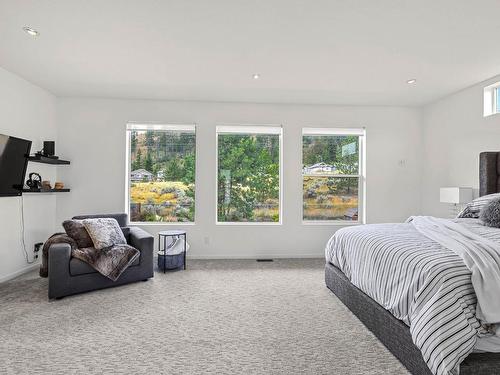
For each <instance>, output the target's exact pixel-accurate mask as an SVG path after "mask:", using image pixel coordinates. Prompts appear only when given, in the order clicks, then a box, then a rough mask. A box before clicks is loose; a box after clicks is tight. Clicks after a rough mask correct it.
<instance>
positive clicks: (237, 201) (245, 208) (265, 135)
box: [216, 125, 282, 224]
mask: <svg viewBox="0 0 500 375" xmlns="http://www.w3.org/2000/svg"><path fill="white" fill-rule="evenodd" d="M216 136H217V211H216V221H217V224H280V223H281V216H282V215H281V174H282V173H281V138H282V128H281V126H246V125H245V126H218V127H217V135H216Z"/></svg>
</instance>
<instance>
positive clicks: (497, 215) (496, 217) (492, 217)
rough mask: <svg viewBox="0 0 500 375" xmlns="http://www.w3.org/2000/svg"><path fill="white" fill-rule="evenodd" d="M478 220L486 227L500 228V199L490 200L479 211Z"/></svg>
mask: <svg viewBox="0 0 500 375" xmlns="http://www.w3.org/2000/svg"><path fill="white" fill-rule="evenodd" d="M479 219H480V220H481V221H482V222H483V224H484V225H486V226H488V227H495V228H500V199H495V200H492V201H491V202H490V203H488V205H487V206H486V207H484V208H483V209H482V210H481V213H480V214H479Z"/></svg>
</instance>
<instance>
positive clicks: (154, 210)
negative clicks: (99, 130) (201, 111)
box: [126, 124, 196, 223]
mask: <svg viewBox="0 0 500 375" xmlns="http://www.w3.org/2000/svg"><path fill="white" fill-rule="evenodd" d="M195 164H196V135H195V126H194V125H152V124H149V125H141V124H128V125H127V179H128V181H127V192H126V195H127V202H126V205H127V207H128V212H129V215H130V221H131V222H167V223H168V222H194V203H195V202H194V197H195V194H194V191H195V190H194V187H195Z"/></svg>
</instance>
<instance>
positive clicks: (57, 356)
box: [0, 259, 408, 375]
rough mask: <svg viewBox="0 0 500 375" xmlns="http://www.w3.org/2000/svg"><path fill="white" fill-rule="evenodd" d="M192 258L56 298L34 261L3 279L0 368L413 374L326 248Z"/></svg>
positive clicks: (21, 370) (96, 371)
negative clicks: (332, 282) (146, 276)
mask: <svg viewBox="0 0 500 375" xmlns="http://www.w3.org/2000/svg"><path fill="white" fill-rule="evenodd" d="M188 265H189V269H188V270H187V271H178V272H171V273H167V274H163V273H158V272H157V273H156V274H155V277H154V279H152V280H150V281H148V282H139V283H135V284H131V285H127V286H122V287H118V288H111V289H107V290H101V291H97V292H91V293H86V294H81V295H77V296H72V297H66V298H65V299H62V300H58V301H53V302H48V301H47V280H46V279H40V278H38V277H37V274H36V272H31V273H29V274H27V275H24V276H22V277H20V278H17V279H15V280H12V281H10V282H6V283H3V284H0V328H1V330H0V373H2V374H3V373H5V374H346V375H354V374H356V375H358V374H359V375H362V374H373V375H375V374H380V375H382V374H384V375H387V374H408V372H407V371H406V370H405V369H404V367H403V366H402V365H401V364H400V363H399V362H398V361H397V360H396V359H395V358H394V357H393V356H392V355H391V354H390V353H389V352H388V351H387V350H386V349H385V348H384V346H383V345H382V344H380V343H379V342H378V341H377V340H376V339H375V337H374V336H373V335H372V334H371V333H370V332H369V331H368V330H367V329H366V328H365V327H364V326H363V325H362V324H361V323H360V322H359V321H358V320H357V319H356V318H355V317H354V316H353V315H352V314H351V313H350V312H349V310H348V309H347V308H345V307H344V306H343V305H342V303H341V302H340V301H339V300H338V299H337V298H336V297H335V296H334V295H333V294H332V293H331V292H330V291H329V290H328V289H327V288H326V287H325V283H324V281H323V277H324V276H323V260H320V259H318V260H276V261H275V262H274V263H257V262H255V261H191V262H189V264H188Z"/></svg>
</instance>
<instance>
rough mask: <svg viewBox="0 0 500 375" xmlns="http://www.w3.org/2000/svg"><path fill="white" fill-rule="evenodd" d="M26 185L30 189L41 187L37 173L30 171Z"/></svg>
mask: <svg viewBox="0 0 500 375" xmlns="http://www.w3.org/2000/svg"><path fill="white" fill-rule="evenodd" d="M26 185H28V187H29V188H30V189H31V190H39V189H41V188H42V177H41V176H40V175H39V174H38V173H30V174H29V176H28V181H26Z"/></svg>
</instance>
